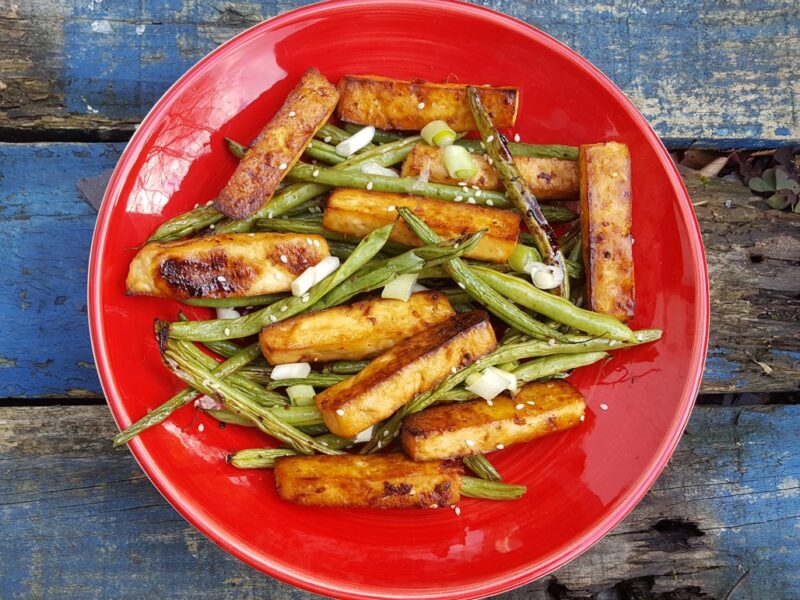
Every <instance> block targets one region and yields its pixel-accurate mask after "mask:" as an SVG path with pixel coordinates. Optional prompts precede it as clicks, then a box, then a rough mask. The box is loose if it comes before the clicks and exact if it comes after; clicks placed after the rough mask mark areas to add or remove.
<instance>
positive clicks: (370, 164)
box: [361, 160, 400, 177]
mask: <svg viewBox="0 0 800 600" xmlns="http://www.w3.org/2000/svg"><path fill="white" fill-rule="evenodd" d="M361 172H362V173H364V174H365V175H383V176H384V177H400V174H399V173H398V172H397V171H395V170H394V169H389V168H387V167H382V166H381V165H379V164H378V163H376V162H375V161H374V160H370V161H367V162H365V163H364V164H363V165H361Z"/></svg>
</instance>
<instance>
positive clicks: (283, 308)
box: [281, 304, 289, 312]
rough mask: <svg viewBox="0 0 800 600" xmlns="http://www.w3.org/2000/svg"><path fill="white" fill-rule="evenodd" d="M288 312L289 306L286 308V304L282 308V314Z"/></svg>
mask: <svg viewBox="0 0 800 600" xmlns="http://www.w3.org/2000/svg"><path fill="white" fill-rule="evenodd" d="M287 310H289V307H288V306H286V305H285V304H284V305H283V306H281V312H286V311H287Z"/></svg>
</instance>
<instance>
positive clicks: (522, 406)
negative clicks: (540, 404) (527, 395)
mask: <svg viewBox="0 0 800 600" xmlns="http://www.w3.org/2000/svg"><path fill="white" fill-rule="evenodd" d="M514 408H516V409H517V410H522V409H523V408H525V405H524V404H517V405H516V406H515V407H514Z"/></svg>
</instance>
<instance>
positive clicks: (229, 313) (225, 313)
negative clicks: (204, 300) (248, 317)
mask: <svg viewBox="0 0 800 600" xmlns="http://www.w3.org/2000/svg"><path fill="white" fill-rule="evenodd" d="M241 316H242V315H240V314H239V311H238V310H236V309H234V308H218V309H217V318H218V319H238V318H239V317H241Z"/></svg>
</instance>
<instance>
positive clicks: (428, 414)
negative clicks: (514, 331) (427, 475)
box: [401, 381, 586, 461]
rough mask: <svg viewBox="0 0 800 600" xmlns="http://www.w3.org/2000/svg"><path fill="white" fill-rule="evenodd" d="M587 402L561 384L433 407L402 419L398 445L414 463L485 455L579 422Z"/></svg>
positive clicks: (563, 383)
mask: <svg viewBox="0 0 800 600" xmlns="http://www.w3.org/2000/svg"><path fill="white" fill-rule="evenodd" d="M585 409H586V403H585V402H584V399H583V396H582V395H581V393H580V392H579V391H578V390H577V389H575V387H574V386H573V385H572V384H569V383H567V382H566V381H550V382H546V383H529V384H528V385H526V386H525V387H523V388H522V389H521V390H520V391H519V393H518V394H517V395H516V396H515V397H514V398H513V399H512V398H510V397H508V396H498V397H497V398H495V399H494V400H493V401H492V404H491V405H490V404H489V403H488V402H486V401H485V400H475V401H473V402H463V403H454V404H446V405H443V406H435V407H433V408H429V409H428V410H424V411H422V412H419V413H415V414H413V415H409V416H408V417H407V418H406V419H405V421H403V432H402V435H401V441H402V443H403V449H404V450H405V451H406V454H408V455H409V456H410V457H411V458H413V459H414V460H419V461H427V460H434V459H445V458H453V457H456V456H469V455H472V454H485V453H487V452H492V451H494V450H499V449H502V448H507V447H508V446H511V445H512V444H518V443H519V442H527V441H529V440H533V439H536V438H540V437H542V436H545V435H547V434H550V433H554V432H556V431H563V430H564V429H569V428H570V427H574V426H576V425H578V424H579V423H580V422H581V419H582V418H583V414H584V411H585Z"/></svg>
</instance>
